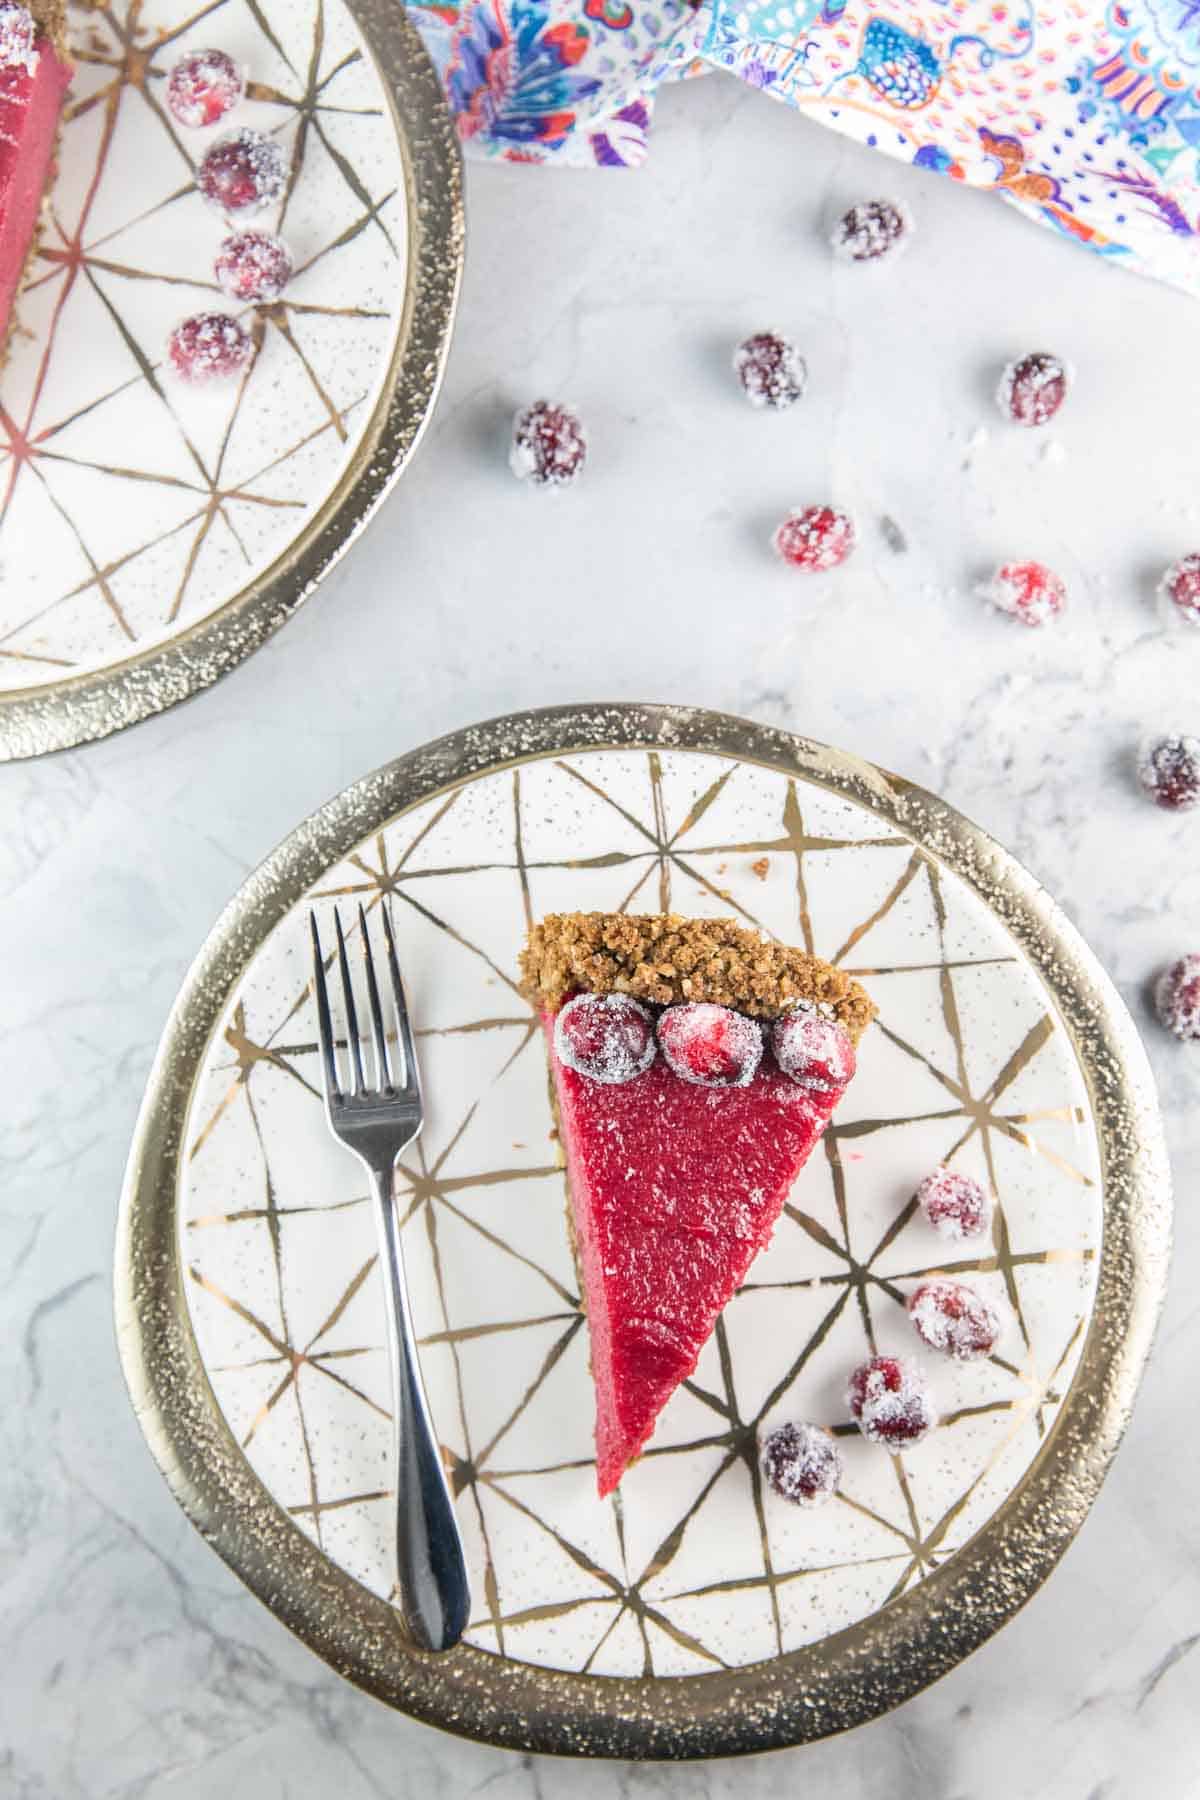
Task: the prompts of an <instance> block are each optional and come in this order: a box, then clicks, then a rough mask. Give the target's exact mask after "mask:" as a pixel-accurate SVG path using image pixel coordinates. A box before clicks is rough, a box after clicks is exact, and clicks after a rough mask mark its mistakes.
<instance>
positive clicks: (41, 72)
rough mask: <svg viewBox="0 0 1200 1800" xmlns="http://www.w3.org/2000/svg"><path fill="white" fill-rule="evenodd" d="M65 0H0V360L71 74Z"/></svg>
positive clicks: (33, 239)
mask: <svg viewBox="0 0 1200 1800" xmlns="http://www.w3.org/2000/svg"><path fill="white" fill-rule="evenodd" d="M65 10H66V8H65V6H64V4H63V0H27V3H26V4H24V5H22V4H21V3H20V0H0V367H2V366H3V363H4V358H5V355H6V353H7V350H8V341H9V337H10V335H11V332H12V326H13V308H14V306H15V304H16V300H17V295H18V293H19V291H20V288H21V284H22V282H23V281H24V279H25V277H26V275H27V274H28V271H29V267H30V265H31V263H32V261H33V255H34V251H35V250H36V248H37V240H38V231H39V227H40V224H41V217H42V202H43V200H44V198H45V193H46V189H47V187H48V185H49V182H50V178H51V176H52V174H53V173H54V151H55V145H56V144H57V141H58V121H59V116H60V114H61V112H62V106H63V99H64V97H65V95H66V91H67V86H68V84H69V82H70V79H71V65H70V63H69V62H68V61H67V55H66V47H65V40H64V35H63V16H64V13H65Z"/></svg>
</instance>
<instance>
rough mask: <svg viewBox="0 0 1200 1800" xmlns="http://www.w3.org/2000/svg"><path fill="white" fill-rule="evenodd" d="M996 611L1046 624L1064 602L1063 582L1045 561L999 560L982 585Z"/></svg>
mask: <svg viewBox="0 0 1200 1800" xmlns="http://www.w3.org/2000/svg"><path fill="white" fill-rule="evenodd" d="M982 593H983V597H984V599H985V600H990V601H991V603H992V605H993V606H994V607H996V609H997V610H998V611H999V612H1003V613H1007V614H1008V615H1009V617H1010V618H1012V619H1019V620H1020V621H1021V623H1022V625H1032V626H1038V625H1048V624H1049V623H1050V621H1051V619H1057V617H1058V615H1059V613H1060V612H1062V610H1063V608H1064V607H1065V606H1066V604H1067V589H1066V584H1065V583H1064V582H1063V581H1062V579H1061V578H1060V577H1059V576H1058V575H1056V574H1055V573H1054V571H1053V570H1052V569H1048V568H1047V567H1046V565H1045V563H1039V562H1010V563H1001V565H1000V567H999V568H998V569H997V570H996V573H995V574H994V575H993V576H992V578H991V580H990V581H987V582H985V583H984V586H983V589H982Z"/></svg>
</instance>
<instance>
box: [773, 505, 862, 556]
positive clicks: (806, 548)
mask: <svg viewBox="0 0 1200 1800" xmlns="http://www.w3.org/2000/svg"><path fill="white" fill-rule="evenodd" d="M771 542H772V544H773V546H774V549H775V554H776V555H777V556H780V557H782V558H783V560H784V562H785V563H790V565H791V566H792V568H793V569H810V570H814V571H817V572H821V571H824V570H826V569H836V568H837V566H838V564H839V563H844V562H845V560H846V558H847V557H848V556H849V554H850V552H851V551H852V550H853V548H854V544H855V532H854V520H853V519H852V518H851V517H850V515H849V513H844V512H839V511H838V510H837V508H836V507H834V506H805V507H802V508H801V510H800V511H799V512H794V513H789V514H788V516H787V518H786V519H785V520H784V521H783V523H782V525H780V526H778V527H777V528H776V531H775V535H774V537H773V538H772V539H771Z"/></svg>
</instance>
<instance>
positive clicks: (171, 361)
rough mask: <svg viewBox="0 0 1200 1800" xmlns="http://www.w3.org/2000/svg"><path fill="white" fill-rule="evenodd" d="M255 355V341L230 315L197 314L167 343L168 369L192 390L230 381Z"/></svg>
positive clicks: (178, 327)
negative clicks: (208, 383)
mask: <svg viewBox="0 0 1200 1800" xmlns="http://www.w3.org/2000/svg"><path fill="white" fill-rule="evenodd" d="M253 355H254V340H253V338H252V337H251V336H250V333H249V332H248V331H247V330H246V328H245V326H244V325H241V324H239V323H238V321H237V320H236V319H234V318H231V317H230V315H229V314H228V313H196V314H195V315H194V316H193V317H192V318H190V319H184V320H183V322H182V324H179V325H177V326H176V327H175V329H174V331H173V332H172V333H171V335H170V337H169V339H168V340H167V366H168V367H169V368H170V369H171V371H172V372H173V373H174V374H175V375H177V376H178V377H179V379H180V380H181V381H186V382H189V383H190V384H192V385H193V386H199V385H201V384H203V383H205V382H209V381H229V380H231V379H232V378H233V377H234V376H235V375H240V374H241V372H242V370H243V369H245V368H246V367H247V366H248V364H249V362H250V359H251V357H252V356H253Z"/></svg>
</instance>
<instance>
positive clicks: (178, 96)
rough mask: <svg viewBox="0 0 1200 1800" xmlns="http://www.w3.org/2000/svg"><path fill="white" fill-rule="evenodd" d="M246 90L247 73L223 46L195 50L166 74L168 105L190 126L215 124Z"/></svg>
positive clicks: (183, 57)
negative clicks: (221, 47)
mask: <svg viewBox="0 0 1200 1800" xmlns="http://www.w3.org/2000/svg"><path fill="white" fill-rule="evenodd" d="M245 91H246V76H245V72H244V70H242V69H241V68H240V67H239V66H238V64H237V63H235V62H234V60H233V58H232V56H229V55H227V54H226V52H225V51H224V50H192V51H189V53H188V54H187V55H186V56H181V57H180V59H179V61H178V62H177V63H176V64H175V66H174V68H173V69H172V70H171V73H170V75H169V76H168V77H167V105H168V107H169V108H170V110H171V113H172V114H173V116H174V117H175V118H176V119H178V121H179V123H180V124H181V125H186V126H187V127H188V128H189V130H192V131H197V130H200V129H202V128H203V127H204V126H205V125H215V124H216V123H217V121H218V119H223V118H224V117H225V114H226V113H227V112H229V111H230V110H231V109H232V108H233V107H235V106H236V105H237V103H238V101H239V100H240V99H241V97H242V95H243V94H244V93H245Z"/></svg>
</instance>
